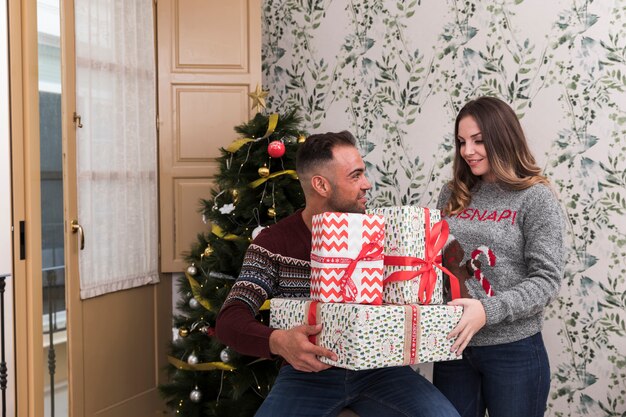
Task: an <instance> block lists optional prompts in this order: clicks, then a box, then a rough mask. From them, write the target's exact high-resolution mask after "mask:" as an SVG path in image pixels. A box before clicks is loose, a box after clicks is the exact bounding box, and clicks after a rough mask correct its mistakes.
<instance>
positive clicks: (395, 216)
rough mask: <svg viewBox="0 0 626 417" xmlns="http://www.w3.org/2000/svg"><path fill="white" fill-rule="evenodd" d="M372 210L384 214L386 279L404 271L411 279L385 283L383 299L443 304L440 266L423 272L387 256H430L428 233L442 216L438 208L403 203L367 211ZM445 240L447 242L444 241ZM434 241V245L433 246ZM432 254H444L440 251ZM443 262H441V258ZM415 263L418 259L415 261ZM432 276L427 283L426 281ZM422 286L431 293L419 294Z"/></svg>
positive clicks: (421, 266) (388, 301) (373, 212)
mask: <svg viewBox="0 0 626 417" xmlns="http://www.w3.org/2000/svg"><path fill="white" fill-rule="evenodd" d="M368 212H369V213H372V214H379V215H382V216H384V217H385V236H386V238H385V275H384V276H385V280H388V279H389V278H390V277H392V274H394V273H395V275H393V277H394V278H397V277H398V275H400V274H404V275H405V278H410V279H408V280H400V281H393V282H389V281H386V282H384V287H383V302H384V303H389V304H416V303H417V304H442V303H443V275H442V272H441V270H440V269H438V268H436V267H434V268H432V269H434V270H433V271H432V272H430V275H431V277H430V279H429V276H428V274H427V273H422V274H420V275H417V274H415V272H414V271H417V270H419V269H420V268H424V269H425V267H424V265H423V264H418V265H410V264H409V265H389V264H388V262H387V260H388V259H392V257H393V259H402V258H404V259H406V260H407V263H410V260H411V258H413V260H414V259H415V258H418V259H419V260H422V261H425V260H426V258H427V251H426V249H427V247H426V245H427V243H428V241H427V234H429V235H432V234H433V233H432V231H433V226H435V224H436V223H437V222H439V221H440V219H441V214H440V212H439V210H436V209H427V208H423V207H414V206H401V207H382V208H376V209H372V210H368ZM427 217H429V222H428V223H429V224H428V227H429V230H426V220H427V219H426V218H427ZM429 237H431V238H434V237H435V236H429ZM444 243H445V242H444ZM432 244H433V243H432V242H431V247H432ZM433 255H438V256H439V255H441V251H438V253H436V254H433ZM439 262H440V261H439ZM414 263H415V262H414ZM427 279H429V281H428V282H426V281H424V280H427ZM420 286H421V288H422V289H424V288H425V286H426V291H427V292H428V294H427V295H428V296H427V297H424V294H423V292H424V291H422V296H421V297H420Z"/></svg>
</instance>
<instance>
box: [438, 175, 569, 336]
mask: <svg viewBox="0 0 626 417" xmlns="http://www.w3.org/2000/svg"><path fill="white" fill-rule="evenodd" d="M449 198H450V190H449V189H448V187H444V188H443V190H442V192H441V194H440V196H439V201H438V204H437V207H438V208H440V209H441V208H443V206H444V205H445V203H446V202H447V201H448V199H449ZM445 220H447V221H448V224H449V225H450V233H451V234H452V235H453V236H454V239H453V238H450V239H449V240H448V243H447V245H446V247H445V248H444V255H443V258H444V265H445V266H446V267H447V268H448V269H450V271H451V272H452V273H453V274H454V275H455V276H457V277H458V278H459V280H460V281H461V290H462V296H469V297H472V298H476V299H479V300H481V302H482V304H483V307H484V308H485V313H486V316H487V323H486V325H485V327H483V328H482V329H481V330H480V331H479V332H478V333H477V334H476V335H474V337H473V338H472V341H471V342H470V345H474V346H485V345H495V344H501V343H508V342H514V341H517V340H520V339H523V338H525V337H528V336H532V335H533V334H535V333H537V332H539V331H541V329H542V327H543V312H544V308H545V307H546V305H548V304H549V303H550V302H551V301H552V300H553V299H555V298H556V296H557V295H558V291H559V286H560V283H561V279H562V277H563V267H564V242H563V239H564V218H563V213H562V211H561V208H560V207H559V203H558V201H557V199H556V197H555V195H554V194H553V193H552V191H551V190H550V188H549V187H547V186H545V185H542V184H538V185H534V186H532V187H529V188H527V189H525V190H521V191H513V190H509V189H506V188H505V187H504V186H503V185H500V184H497V183H486V182H479V183H478V184H477V185H476V186H475V188H474V189H473V190H472V201H471V203H470V205H469V207H468V208H466V209H465V210H463V211H462V212H460V213H458V214H456V215H453V216H448V217H445ZM480 276H482V277H484V278H486V279H487V280H488V281H489V282H490V284H491V286H492V289H493V291H494V295H493V296H492V297H487V294H486V292H485V290H484V289H483V287H482V286H481V283H480V282H479V280H478V279H477V277H480ZM463 293H465V294H463Z"/></svg>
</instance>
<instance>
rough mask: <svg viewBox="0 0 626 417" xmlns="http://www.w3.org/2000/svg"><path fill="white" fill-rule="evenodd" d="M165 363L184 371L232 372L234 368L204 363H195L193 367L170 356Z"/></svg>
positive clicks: (218, 363)
mask: <svg viewBox="0 0 626 417" xmlns="http://www.w3.org/2000/svg"><path fill="white" fill-rule="evenodd" d="M167 361H168V362H169V363H171V364H172V365H174V366H175V367H176V368H178V369H183V370H185V371H217V370H219V371H234V370H235V367H233V366H230V365H227V364H225V363H224V362H205V363H196V364H194V365H192V364H190V363H187V362H185V361H181V360H180V359H176V358H174V357H172V356H168V357H167Z"/></svg>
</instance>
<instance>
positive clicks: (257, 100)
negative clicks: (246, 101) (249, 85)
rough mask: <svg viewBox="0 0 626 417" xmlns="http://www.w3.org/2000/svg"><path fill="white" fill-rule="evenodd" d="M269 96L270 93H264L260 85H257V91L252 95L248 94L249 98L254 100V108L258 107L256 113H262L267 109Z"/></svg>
mask: <svg viewBox="0 0 626 417" xmlns="http://www.w3.org/2000/svg"><path fill="white" fill-rule="evenodd" d="M268 94H269V91H263V89H262V88H261V86H260V85H258V84H257V85H256V89H255V90H254V91H253V92H252V93H248V96H249V97H250V98H251V99H252V107H251V108H255V107H256V112H257V113H258V112H260V111H261V109H264V108H265V97H267V95H268Z"/></svg>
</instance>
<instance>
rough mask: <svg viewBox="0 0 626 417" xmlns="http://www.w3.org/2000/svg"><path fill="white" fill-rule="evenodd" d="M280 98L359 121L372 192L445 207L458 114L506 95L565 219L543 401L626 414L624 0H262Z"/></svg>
mask: <svg viewBox="0 0 626 417" xmlns="http://www.w3.org/2000/svg"><path fill="white" fill-rule="evenodd" d="M263 20H264V21H263V25H264V34H263V37H264V38H263V75H264V84H265V85H264V87H265V88H268V89H269V90H270V97H269V101H268V103H269V109H270V110H273V109H275V110H278V109H284V108H287V107H292V106H298V107H300V108H301V111H302V114H303V115H304V117H305V120H306V128H307V129H308V130H309V132H323V131H332V130H343V129H348V130H350V131H352V132H353V133H354V134H355V136H356V137H357V138H358V140H359V144H360V147H361V150H362V153H363V155H364V159H365V161H366V164H367V166H368V175H369V177H370V179H372V180H373V182H374V183H375V187H374V190H373V193H372V197H373V199H374V204H375V205H400V204H417V205H424V206H431V207H432V206H433V205H434V204H435V200H436V197H437V194H438V192H439V190H440V188H441V186H442V185H443V183H444V182H445V181H446V180H448V179H449V177H450V175H451V157H452V148H453V137H452V136H453V135H452V131H453V121H454V117H455V115H456V113H457V111H458V110H459V108H460V107H461V106H462V105H463V104H464V103H465V102H466V101H467V100H469V99H471V98H474V97H476V96H479V95H495V96H498V97H500V98H503V99H504V100H506V101H507V102H509V103H510V104H511V105H512V106H513V108H514V109H515V110H516V112H517V113H518V115H519V117H520V118H521V121H522V125H523V126H524V129H525V131H526V134H527V136H528V138H529V141H530V145H531V147H532V149H533V151H534V153H535V156H536V157H537V159H538V161H539V163H540V164H541V166H542V167H544V169H545V172H546V173H547V174H548V175H549V176H550V178H551V179H552V181H553V183H554V184H555V187H556V189H557V192H558V193H559V195H560V198H561V201H562V204H563V209H564V210H565V212H566V214H567V218H568V232H569V233H568V239H569V248H570V249H569V253H568V260H567V270H566V276H565V280H564V283H563V287H562V290H561V295H560V297H559V299H558V300H557V301H556V302H554V303H553V304H552V305H551V307H550V308H549V310H548V312H547V314H546V326H545V329H544V338H545V339H546V344H547V346H548V350H549V353H550V358H551V367H552V374H553V377H552V389H551V397H550V400H549V409H548V413H547V415H550V416H583V415H590V416H624V415H625V414H626V403H625V401H626V283H625V279H626V261H625V259H626V216H625V215H624V214H625V213H626V93H625V90H626V65H625V62H626V0H595V1H594V0H567V1H565V0H552V1H542V0H491V1H478V0H463V1H460V0H459V1H455V0H436V1H435V0H430V1H429V0H406V1H403V0H360V1H332V0H306V1H305V0H264V2H263Z"/></svg>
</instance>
